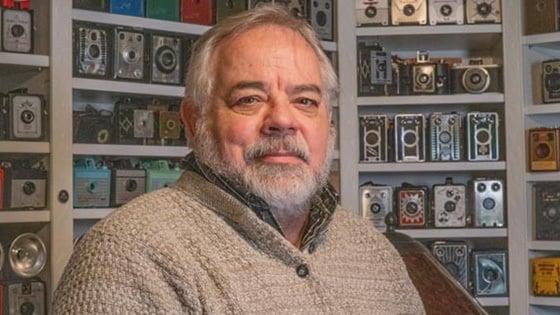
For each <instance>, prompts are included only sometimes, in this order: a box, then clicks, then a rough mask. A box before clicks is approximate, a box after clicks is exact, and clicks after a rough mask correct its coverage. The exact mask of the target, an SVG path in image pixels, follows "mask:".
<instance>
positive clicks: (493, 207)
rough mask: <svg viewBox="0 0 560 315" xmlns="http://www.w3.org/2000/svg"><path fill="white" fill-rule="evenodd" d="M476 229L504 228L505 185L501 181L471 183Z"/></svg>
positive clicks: (486, 180)
mask: <svg viewBox="0 0 560 315" xmlns="http://www.w3.org/2000/svg"><path fill="white" fill-rule="evenodd" d="M470 191H471V195H473V197H472V198H471V200H472V202H473V203H474V205H473V207H472V209H474V225H475V227H503V226H504V225H505V220H504V183H503V182H502V181H501V180H499V179H484V178H479V179H475V180H473V181H472V183H471V188H470Z"/></svg>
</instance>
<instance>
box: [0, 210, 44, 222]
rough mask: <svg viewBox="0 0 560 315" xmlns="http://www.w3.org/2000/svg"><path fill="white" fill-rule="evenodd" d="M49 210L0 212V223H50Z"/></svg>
mask: <svg viewBox="0 0 560 315" xmlns="http://www.w3.org/2000/svg"><path fill="white" fill-rule="evenodd" d="M50 220H51V212H50V211H49V210H20V211H10V210H0V223H33V222H50Z"/></svg>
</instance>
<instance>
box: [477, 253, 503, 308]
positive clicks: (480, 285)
mask: <svg viewBox="0 0 560 315" xmlns="http://www.w3.org/2000/svg"><path fill="white" fill-rule="evenodd" d="M473 256H474V268H475V283H474V295H475V296H478V297H490V296H507V293H508V283H507V277H508V272H507V253H506V252H505V251H491V252H486V251H485V252H474V253H473Z"/></svg>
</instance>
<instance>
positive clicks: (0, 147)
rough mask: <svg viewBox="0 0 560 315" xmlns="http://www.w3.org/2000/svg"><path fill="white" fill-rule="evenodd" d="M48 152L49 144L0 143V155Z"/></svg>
mask: <svg viewBox="0 0 560 315" xmlns="http://www.w3.org/2000/svg"><path fill="white" fill-rule="evenodd" d="M49 152H50V144H49V143H48V142H32V141H0V153H37V154H48V153H49Z"/></svg>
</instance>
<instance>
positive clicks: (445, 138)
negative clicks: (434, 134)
mask: <svg viewBox="0 0 560 315" xmlns="http://www.w3.org/2000/svg"><path fill="white" fill-rule="evenodd" d="M439 141H440V142H441V143H449V141H451V134H450V133H449V132H447V131H444V132H442V133H440V134H439Z"/></svg>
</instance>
